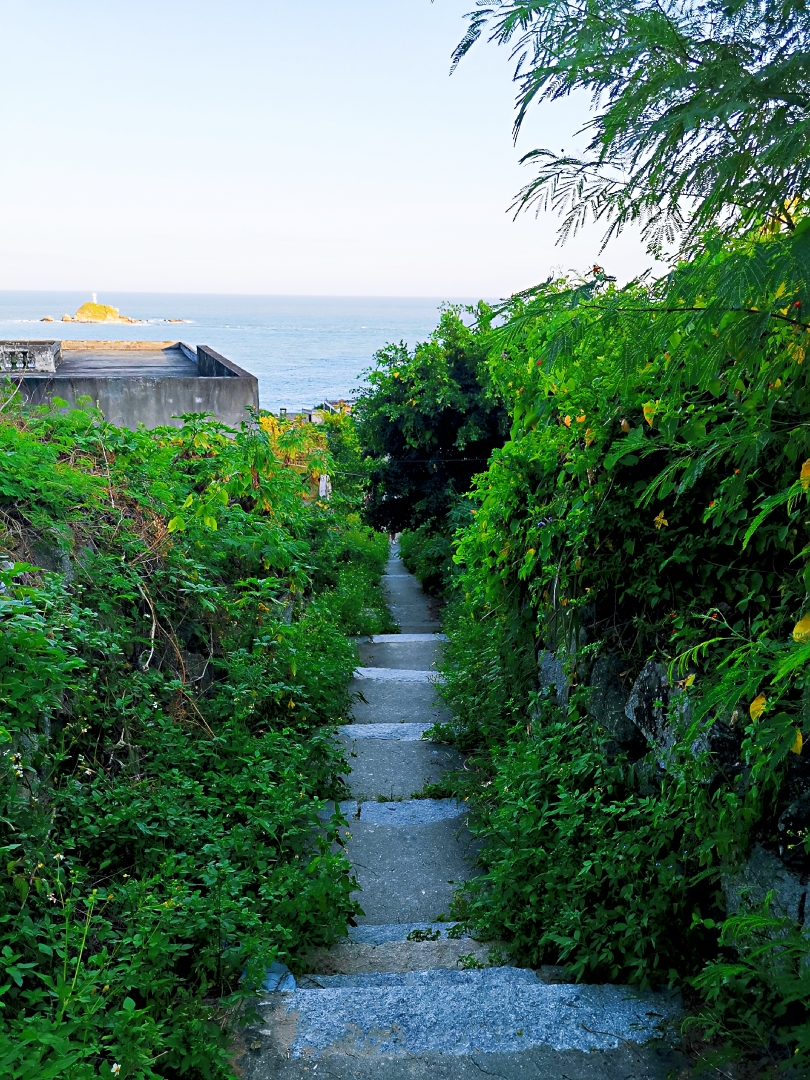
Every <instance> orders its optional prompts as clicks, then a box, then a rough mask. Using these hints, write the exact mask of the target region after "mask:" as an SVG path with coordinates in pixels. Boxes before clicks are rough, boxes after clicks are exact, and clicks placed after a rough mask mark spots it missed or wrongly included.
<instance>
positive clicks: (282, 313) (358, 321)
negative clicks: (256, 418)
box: [0, 289, 480, 411]
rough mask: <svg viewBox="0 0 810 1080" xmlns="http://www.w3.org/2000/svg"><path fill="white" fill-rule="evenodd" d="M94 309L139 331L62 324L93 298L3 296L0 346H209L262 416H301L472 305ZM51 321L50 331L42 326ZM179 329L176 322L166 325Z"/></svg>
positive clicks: (414, 300)
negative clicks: (446, 313)
mask: <svg viewBox="0 0 810 1080" xmlns="http://www.w3.org/2000/svg"><path fill="white" fill-rule="evenodd" d="M96 295H97V299H98V303H100V304H109V305H111V306H112V307H115V308H118V309H119V311H120V313H121V314H122V315H126V316H129V317H130V318H134V319H139V320H143V321H141V322H138V323H132V324H127V323H71V322H62V321H61V319H62V316H63V315H65V314H69V315H73V314H75V312H76V310H77V308H78V307H79V306H80V305H81V304H83V303H85V302H86V301H88V300H91V299H92V293H90V292H84V291H81V290H75V289H65V290H50V289H47V290H46V289H42V290H22V289H20V290H1V291H0V339H12V340H14V339H21V340H25V339H34V340H42V339H47V338H55V339H61V340H76V339H86V338H94V339H97V340H101V341H137V340H143V341H168V340H182V341H186V342H187V343H188V344H190V345H210V346H211V348H213V349H216V350H217V351H218V352H220V353H222V355H223V356H226V357H227V358H228V359H229V360H233V361H234V363H237V364H239V365H240V366H242V367H244V368H246V369H247V370H248V371H250V372H252V373H253V374H254V375H256V377H257V378H258V380H259V401H260V404H261V406H262V408H265V409H272V410H274V411H275V410H278V409H279V408H286V409H287V410H289V411H299V410H303V409H307V408H312V407H313V406H315V405H318V404H320V403H321V402H322V401H325V400H332V399H346V398H353V397H354V396H356V394H357V393H358V391H359V389H360V387H361V385H362V381H363V373H364V372H365V371H366V370H368V369H369V368H370V367H372V366H373V363H374V354H375V353H376V352H377V350H379V349H381V348H382V347H383V346H384V345H386V344H389V343H399V342H400V341H403V342H405V343H406V344H407V345H408V346H409V347H410V348H413V346H414V345H415V344H416V343H417V341H424V340H425V339H426V338H428V337H429V336H430V334H431V332H432V331H433V330H434V329H435V327H436V325H437V323H438V321H439V309H440V307H441V305H443V304H448V303H449V304H461V305H464V304H474V303H476V302H477V301H478V299H480V298H479V297H475V298H472V297H414V296H371V297H362V296H335V295H332V296H315V295H294V294H261V293H179V292H178V293H152V292H128V291H126V292H125V291H116V290H110V291H98V292H97V293H96ZM46 316H49V317H50V318H51V319H53V320H54V321H53V322H43V321H42V320H43V319H44V318H45V317H46ZM175 319H179V320H181V321H180V322H174V321H169V320H175Z"/></svg>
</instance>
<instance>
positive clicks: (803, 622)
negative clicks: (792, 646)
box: [793, 615, 810, 644]
mask: <svg viewBox="0 0 810 1080" xmlns="http://www.w3.org/2000/svg"><path fill="white" fill-rule="evenodd" d="M808 639H810V615H805V616H804V617H803V618H801V619H799V621H798V622H797V623H796V625H795V626H794V627H793V640H794V641H797V642H799V643H800V644H801V643H802V642H804V641H807V640H808Z"/></svg>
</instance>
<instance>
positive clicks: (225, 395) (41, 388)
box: [12, 354, 259, 430]
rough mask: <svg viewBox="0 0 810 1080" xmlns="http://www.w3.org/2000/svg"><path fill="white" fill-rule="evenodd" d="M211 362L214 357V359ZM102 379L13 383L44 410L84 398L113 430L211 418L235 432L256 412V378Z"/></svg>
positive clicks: (176, 424)
mask: <svg viewBox="0 0 810 1080" xmlns="http://www.w3.org/2000/svg"><path fill="white" fill-rule="evenodd" d="M214 355H215V356H216V355H217V354H214ZM235 375H236V372H234V373H233V374H232V375H231V376H229V377H228V376H225V377H223V376H220V377H209V378H202V377H196V378H195V377H193V376H192V377H188V378H184V377H174V378H165V379H149V378H128V379H121V378H114V377H110V378H103V377H99V376H96V377H93V376H78V375H77V376H73V377H71V376H61V377H60V375H59V374H58V372H57V373H56V374H55V375H52V376H50V377H49V376H47V375H39V376H38V375H26V376H25V377H24V378H22V379H18V378H12V381H13V382H15V383H17V384H18V385H19V388H20V394H21V396H22V398H23V401H24V402H26V403H27V404H30V405H43V404H46V403H47V402H50V401H51V399H52V398H54V397H59V398H62V399H63V400H64V401H67V402H68V404H69V405H75V404H76V403H77V402H78V400H79V398H81V397H88V398H90V401H91V403H92V404H93V405H97V406H98V407H99V408H100V409H101V411H102V413H103V414H104V417H105V419H106V420H108V421H109V423H111V424H115V425H116V427H128V428H132V429H133V430H134V429H135V428H137V427H138V425H139V424H144V425H145V426H146V427H148V428H154V427H162V426H163V425H170V426H171V427H181V426H182V421H181V420H173V419H172V417H173V416H179V415H181V414H183V413H213V415H214V416H215V417H216V419H217V420H219V421H221V422H222V423H223V424H227V425H228V426H229V427H234V428H236V429H237V430H238V428H239V425H240V424H241V423H242V421H243V420H248V419H250V416H249V413H247V412H246V411H245V410H246V408H247V407H251V408H253V409H257V410H258V408H259V384H258V380H257V379H256V377H255V376H253V375H249V374H248V373H247V372H245V374H244V376H241V377H234V376H235Z"/></svg>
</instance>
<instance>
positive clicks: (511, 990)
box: [238, 547, 681, 1080]
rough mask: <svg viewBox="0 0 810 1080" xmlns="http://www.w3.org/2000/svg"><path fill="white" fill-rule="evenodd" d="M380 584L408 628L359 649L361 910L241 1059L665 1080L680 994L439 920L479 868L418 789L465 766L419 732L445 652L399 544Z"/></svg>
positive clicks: (314, 958) (273, 998)
mask: <svg viewBox="0 0 810 1080" xmlns="http://www.w3.org/2000/svg"><path fill="white" fill-rule="evenodd" d="M383 584H384V587H385V589H386V593H387V599H388V601H389V604H390V607H391V611H392V613H393V615H394V618H395V619H396V621H397V623H398V625H399V626H400V631H401V632H400V633H399V634H388V635H380V636H378V637H374V638H371V639H367V640H364V641H361V642H360V643H359V650H360V667H359V668H358V670H357V672H356V678H355V683H354V686H353V690H354V692H355V693H356V694H357V695H358V701H357V704H356V705H355V706H354V710H353V717H352V718H353V721H354V722H353V723H352V724H350V725H347V726H346V727H344V728H342V729H341V738H342V739H343V740H344V741H345V743H346V750H347V758H348V760H349V762H350V763H351V768H352V772H351V775H350V777H349V786H350V790H351V794H352V799H351V800H350V801H348V802H346V803H343V804H342V807H341V808H342V810H343V812H344V814H345V815H346V817H347V819H348V820H349V822H350V828H349V830H348V836H347V841H346V843H347V850H348V854H349V857H350V859H351V861H352V865H353V867H354V872H355V876H356V877H357V880H358V883H359V885H360V893H359V895H358V901H359V903H360V905H361V907H362V909H363V911H364V915H362V916H360V917H359V918H358V919H357V923H358V925H357V926H356V927H352V928H350V930H349V937H348V941H346V942H343V943H341V944H339V945H337V946H335V947H334V948H332V949H330V950H319V951H316V952H314V953H313V954H312V955H311V956H310V957H309V964H308V970H309V972H310V973H309V974H307V975H305V976H303V977H300V978H299V980H298V985H297V987H296V988H295V989H289V990H288V989H286V986H283V987H282V989H280V990H279V991H277V992H274V993H270V994H268V995H267V997H266V1000H265V1001H264V1002H263V1004H262V1007H261V1010H260V1011H261V1013H262V1015H263V1019H264V1022H263V1024H262V1025H261V1027H260V1029H258V1031H256V1032H254V1033H253V1034H254V1039H253V1041H252V1042H251V1041H250V1040H247V1042H246V1046H247V1047H249V1048H248V1049H245V1050H244V1051H243V1052H242V1054H241V1056H240V1058H239V1062H238V1067H239V1070H240V1073H241V1074H242V1075H243V1076H244V1077H245V1080H269V1078H270V1077H279V1078H282V1080H287V1078H289V1080H292V1078H297V1077H303V1076H307V1077H318V1076H322V1077H333V1078H339V1080H344V1078H345V1080H354V1078H361V1080H406V1078H407V1080H418V1078H421V1077H428V1076H430V1077H443V1078H447V1080H455V1078H461V1077H471V1076H477V1075H484V1076H493V1077H500V1078H501V1080H541V1078H542V1080H563V1078H565V1080H585V1078H588V1080H627V1078H631V1077H633V1078H635V1077H639V1078H650V1080H664V1078H665V1077H666V1076H667V1073H668V1072H669V1071H670V1070H671V1069H673V1068H677V1067H678V1066H679V1065H680V1064H681V1063H680V1061H679V1059H678V1058H677V1056H676V1055H674V1054H673V1053H672V1052H670V1051H669V1050H667V1049H666V1048H663V1047H660V1046H659V1045H657V1043H656V1041H655V1040H656V1039H657V1037H658V1034H659V1027H658V1025H660V1024H661V1023H662V1021H666V1020H667V1019H672V1018H673V1017H674V1016H675V1015H676V1014H677V1009H678V1003H677V1000H676V998H675V997H673V996H671V995H667V994H660V995H654V994H643V995H642V994H638V993H637V992H634V991H632V990H628V989H627V988H624V987H616V986H581V985H571V984H569V983H565V982H561V981H560V976H559V972H558V971H557V970H555V969H543V970H542V971H540V972H535V971H533V970H531V969H526V968H516V967H512V966H507V965H501V966H490V964H491V963H492V962H494V963H495V964H497V963H498V958H497V950H495V951H494V953H493V955H490V954H491V952H492V950H491V948H490V947H489V946H487V945H485V944H482V943H480V942H476V941H473V940H472V939H470V938H469V937H457V936H454V929H453V927H454V924H453V923H448V922H447V921H446V919H445V918H443V917H445V916H446V913H447V912H448V910H449V906H450V900H451V897H452V893H453V890H454V888H455V886H456V885H457V884H458V883H459V882H461V881H463V880H465V879H466V878H467V877H468V876H469V875H470V873H471V872H472V868H471V863H472V850H471V843H470V837H469V834H468V833H467V830H466V827H465V824H466V822H465V807H464V804H458V803H456V802H455V801H454V800H451V799H423V798H413V796H414V794H415V793H417V792H419V791H420V789H422V788H423V787H424V785H425V783H426V782H427V783H435V782H436V781H438V780H439V779H440V778H441V776H442V774H443V773H444V772H445V771H446V770H448V769H451V768H456V767H458V765H459V764H460V760H461V759H460V757H459V756H458V754H457V753H456V752H455V751H454V750H451V749H449V748H447V747H444V746H438V745H435V744H432V743H430V742H426V741H424V740H423V739H422V733H423V732H424V731H426V730H427V729H428V728H429V727H430V726H431V725H432V724H433V723H434V722H435V721H436V720H437V719H440V718H446V715H447V714H446V713H445V712H444V711H443V708H442V706H440V704H439V703H438V699H437V696H436V689H435V681H436V664H437V661H438V660H439V657H440V654H441V648H442V640H443V639H442V635H441V634H440V633H439V630H440V627H439V625H438V624H437V623H436V621H435V620H434V619H433V618H432V616H431V613H430V605H429V602H428V599H427V597H426V596H425V595H424V593H423V592H422V590H421V589H420V587H419V584H418V582H417V581H416V579H415V578H414V577H413V576H412V575H411V574H409V573H408V572H407V571H406V570H405V567H404V565H403V564H402V562H401V560H400V559H399V556H398V552H397V550H396V547H393V548H392V552H391V558H390V560H389V563H388V568H387V573H386V577H385V578H384V582H383Z"/></svg>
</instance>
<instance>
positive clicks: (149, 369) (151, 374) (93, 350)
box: [57, 341, 200, 379]
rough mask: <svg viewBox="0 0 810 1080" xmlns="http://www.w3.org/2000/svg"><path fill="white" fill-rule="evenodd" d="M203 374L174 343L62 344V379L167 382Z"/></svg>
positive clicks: (58, 371)
mask: <svg viewBox="0 0 810 1080" xmlns="http://www.w3.org/2000/svg"><path fill="white" fill-rule="evenodd" d="M199 374H200V372H199V369H198V367H197V364H196V363H195V362H194V360H192V359H191V358H190V357H189V356H188V355H187V354H186V353H185V352H184V351H183V350H182V349H181V347H180V345H179V344H178V343H177V342H174V341H132V342H130V341H110V342H100V341H92V342H90V341H63V342H62V362H61V363H60V364H59V367H58V368H57V375H58V376H59V377H60V378H65V377H76V376H93V377H96V378H107V379H109V378H113V379H132V378H135V379H137V378H151V379H166V378H172V377H179V378H188V377H189V376H191V377H195V376H198V375H199Z"/></svg>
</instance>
